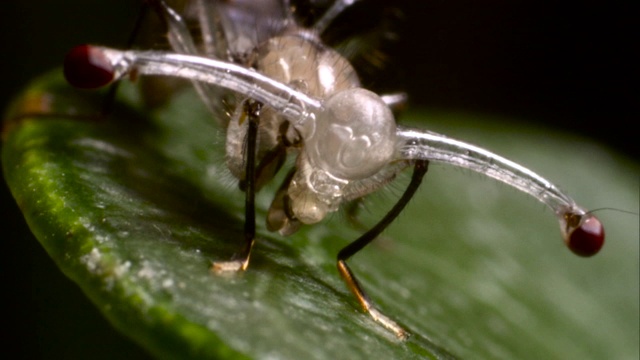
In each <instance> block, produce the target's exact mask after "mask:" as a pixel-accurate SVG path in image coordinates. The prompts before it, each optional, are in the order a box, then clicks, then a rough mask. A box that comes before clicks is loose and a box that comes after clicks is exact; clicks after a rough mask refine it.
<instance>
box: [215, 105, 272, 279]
mask: <svg viewBox="0 0 640 360" xmlns="http://www.w3.org/2000/svg"><path fill="white" fill-rule="evenodd" d="M243 105H244V113H245V114H246V116H247V120H246V121H249V123H248V124H247V125H248V126H247V127H248V129H247V139H246V142H245V156H246V160H245V163H246V175H245V180H244V185H245V190H244V191H245V203H244V244H243V246H242V250H241V251H240V253H238V254H236V255H235V256H234V257H233V259H231V260H229V261H222V262H220V261H216V262H214V263H213V267H212V270H213V271H215V272H228V271H241V270H246V269H247V267H248V266H249V256H250V255H251V248H253V244H254V243H255V235H256V206H255V194H256V165H255V163H256V148H257V141H258V125H259V122H260V108H261V107H262V104H261V103H259V102H257V101H254V100H251V99H247V100H246V101H245V102H244V104H243Z"/></svg>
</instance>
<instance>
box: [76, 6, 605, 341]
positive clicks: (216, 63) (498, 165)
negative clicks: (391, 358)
mask: <svg viewBox="0 0 640 360" xmlns="http://www.w3.org/2000/svg"><path fill="white" fill-rule="evenodd" d="M352 2H353V1H347V0H344V1H340V0H338V1H336V2H335V3H334V4H333V6H332V7H330V8H329V9H328V10H327V12H326V13H325V15H324V16H323V17H321V18H320V19H319V20H318V21H317V22H316V24H315V25H312V26H311V27H310V28H308V29H307V28H303V27H301V26H299V25H298V24H297V23H296V22H295V21H294V19H293V17H292V16H291V15H290V12H289V10H288V7H287V6H286V4H287V3H286V2H277V1H271V0H270V1H259V2H244V1H239V2H208V1H197V2H195V5H196V6H197V9H198V11H197V13H198V14H199V15H200V19H199V21H200V23H201V27H202V29H203V30H204V32H203V43H204V45H203V49H200V48H197V47H196V45H195V41H194V40H193V39H192V37H191V34H190V33H189V31H188V30H187V27H186V25H185V21H184V20H183V18H182V17H181V16H180V15H179V14H178V13H177V12H175V11H174V10H173V9H171V8H170V7H169V6H167V5H166V4H165V3H164V2H163V1H160V0H158V1H152V2H151V3H152V4H153V5H154V7H155V8H156V9H157V10H158V12H159V13H160V14H161V17H162V18H163V19H164V20H165V22H166V24H167V28H168V34H169V40H170V43H171V45H172V47H173V49H174V51H175V52H174V53H169V52H156V51H120V50H114V49H109V48H104V47H97V46H87V45H83V46H80V47H77V48H75V49H73V50H72V51H71V52H70V54H69V55H68V57H67V59H66V61H65V75H66V77H67V79H68V80H69V82H71V83H72V84H74V85H76V86H79V87H100V86H104V85H106V84H108V83H110V82H112V81H115V80H117V79H120V78H122V77H125V76H127V75H129V74H135V75H164V76H173V77H182V78H186V79H190V80H192V81H193V82H194V85H195V87H196V89H197V90H198V93H199V94H200V96H201V97H202V99H203V101H204V102H205V103H206V104H207V105H209V106H210V107H215V104H214V101H215V99H216V98H217V97H216V96H218V95H219V94H220V89H221V88H224V89H228V90H231V91H232V92H234V93H235V94H236V96H237V100H236V101H235V108H234V109H233V111H232V115H231V117H230V120H229V123H228V124H226V126H227V145H226V152H227V154H226V159H227V165H228V167H229V169H230V170H231V172H232V173H233V174H234V175H235V176H236V177H237V178H238V179H239V180H240V184H241V188H242V189H244V191H245V193H246V218H245V234H244V247H243V248H242V251H241V252H240V253H239V255H238V256H237V257H235V258H233V259H232V260H230V261H223V262H215V263H214V266H213V268H214V270H216V271H219V272H225V271H238V270H244V269H246V268H247V266H248V264H249V256H250V253H251V248H252V246H253V243H254V241H255V214H254V212H255V211H254V204H253V198H254V194H255V191H256V190H258V189H259V188H260V187H261V186H262V184H264V183H265V182H267V181H269V180H271V178H272V177H273V176H274V175H275V173H276V172H277V171H278V170H279V169H280V167H281V166H282V164H283V162H284V158H285V157H286V156H287V154H295V157H296V162H295V166H294V168H293V169H291V170H290V172H289V175H288V176H287V177H286V179H285V181H284V183H283V184H282V185H281V187H280V189H279V190H278V192H277V193H276V194H275V196H274V200H273V202H272V205H271V207H270V209H269V213H268V216H267V226H268V229H269V230H271V231H278V232H280V233H282V234H285V235H287V234H291V233H293V232H295V231H296V230H297V229H298V227H299V226H300V224H314V223H317V222H319V221H320V220H322V219H323V218H324V217H325V216H326V215H327V214H328V213H330V212H333V211H336V210H337V209H338V208H339V207H340V205H341V204H343V203H344V202H346V201H350V200H353V199H357V198H360V197H362V196H364V195H366V194H369V193H371V192H374V191H376V190H378V189H379V188H381V187H382V186H384V185H385V184H386V183H388V182H389V181H391V180H392V179H393V178H394V177H395V176H396V174H397V173H398V172H400V171H402V170H403V169H405V168H406V167H409V166H413V168H414V170H413V176H412V179H411V182H410V183H409V185H408V187H407V189H406V190H405V192H404V194H403V195H402V197H401V198H400V200H399V201H398V202H397V204H396V205H395V206H394V207H393V208H392V209H391V210H390V211H389V213H388V214H387V215H386V216H385V217H384V218H383V219H382V220H380V222H379V223H378V224H377V225H375V226H374V227H373V228H372V229H370V230H369V231H367V232H366V233H365V234H364V235H362V236H361V237H360V238H358V239H356V240H355V241H353V242H352V243H351V244H349V245H348V246H346V247H345V248H344V249H342V250H341V251H340V252H339V254H338V270H339V272H340V274H341V276H342V277H343V278H344V280H345V281H346V283H347V285H348V287H349V289H350V290H351V291H352V292H353V293H354V294H355V296H356V298H357V299H358V301H359V302H360V303H361V305H362V307H363V308H364V309H365V311H367V312H369V313H370V314H371V315H372V317H373V318H374V319H375V320H376V321H378V322H379V323H380V324H382V325H383V326H385V327H386V328H388V329H389V330H391V331H393V332H394V333H395V334H396V335H397V336H398V337H401V338H404V337H406V336H407V335H408V333H407V332H406V331H405V330H404V329H402V328H401V327H400V326H399V325H397V324H396V323H395V322H394V321H393V320H391V319H390V318H388V317H387V316H385V315H384V314H382V313H381V312H380V311H379V310H377V309H376V307H375V306H374V305H373V303H372V301H371V300H370V299H369V298H368V297H367V295H366V293H365V292H364V290H363V289H362V287H361V285H360V284H359V282H358V280H357V279H356V277H355V275H354V274H353V272H352V271H351V270H350V269H349V266H348V265H347V260H348V259H349V258H350V257H351V256H353V255H354V254H355V253H357V252H358V251H359V250H361V249H362V248H363V247H365V246H366V245H367V244H369V243H370V242H371V241H373V240H374V239H375V238H376V237H377V236H378V235H379V234H380V233H381V232H382V231H383V230H384V229H385V228H386V227H387V226H388V225H389V224H390V223H391V222H392V221H393V220H394V219H395V217H397V215H398V214H399V213H400V212H401V211H402V209H403V208H404V206H405V205H406V204H407V202H408V201H409V199H410V198H411V197H412V196H413V194H414V193H415V191H416V190H417V188H418V187H419V185H420V183H421V180H422V177H423V176H424V175H425V173H426V172H427V168H428V164H429V162H430V161H436V162H443V163H447V164H451V165H456V166H460V167H464V168H467V169H471V170H473V171H476V172H479V173H482V174H484V175H487V176H489V177H492V178H495V179H497V180H500V181H502V182H504V183H507V184H509V185H511V186H513V187H515V188H517V189H519V190H521V191H524V192H526V193H528V194H530V195H532V196H534V197H535V198H537V199H538V200H540V201H541V202H543V203H544V204H546V205H548V206H549V207H550V208H552V209H553V211H554V213H555V214H556V216H557V217H558V219H559V221H560V224H561V231H562V235H563V237H564V240H565V243H566V244H567V246H568V247H569V248H570V249H571V250H572V251H573V252H575V253H576V254H578V255H581V256H591V255H593V254H595V253H597V252H598V250H599V249H600V248H601V246H602V244H603V242H604V230H603V227H602V225H601V223H600V222H599V220H598V219H597V218H595V217H594V216H593V215H592V214H590V213H588V212H587V211H586V210H584V209H582V208H581V207H579V206H578V205H576V203H575V202H574V201H573V200H572V199H571V198H570V197H568V196H567V195H566V194H564V193H563V192H561V191H560V190H558V189H557V188H556V187H555V186H554V185H553V184H551V183H550V182H549V181H547V180H545V179H544V178H542V177H541V176H539V175H537V174H535V173H534V172H532V171H531V170H528V169H526V168H524V167H522V166H521V165H518V164H516V163H513V162H511V161H509V160H507V159H505V158H502V157H500V156H498V155H496V154H493V153H491V152H489V151H487V150H485V149H482V148H479V147H476V146H474V145H470V144H467V143H464V142H461V141H458V140H454V139H450V138H448V137H445V136H442V135H439V134H435V133H431V132H428V131H422V130H415V129H408V128H403V127H400V126H397V125H396V123H395V119H394V116H393V114H392V112H391V110H390V108H389V107H390V106H392V105H394V104H396V103H397V101H398V99H402V97H401V96H400V97H399V96H379V95H377V94H375V93H373V92H371V91H369V90H366V89H364V88H362V87H361V84H360V81H359V79H358V76H357V74H356V71H355V69H354V68H353V66H352V65H351V64H350V62H349V61H348V60H347V59H346V58H345V57H344V56H342V55H341V54H339V53H338V52H336V51H335V50H333V49H331V48H329V47H327V46H326V45H324V44H323V43H322V41H320V39H319V36H318V35H319V33H320V32H322V31H323V30H324V28H326V26H327V25H328V24H329V23H331V21H332V20H333V18H334V17H335V16H337V15H338V14H339V13H340V12H341V11H342V10H343V9H345V8H346V7H348V6H349V5H350V4H351V3H352ZM256 4H257V5H256ZM255 6H259V8H261V9H268V12H267V13H266V15H265V17H264V18H259V16H258V15H261V13H260V12H258V11H256V9H255V8H254V7H255ZM265 6H266V7H265ZM265 19H266V20H265ZM275 20H277V21H275ZM251 24H253V25H251ZM256 30H257V31H256Z"/></svg>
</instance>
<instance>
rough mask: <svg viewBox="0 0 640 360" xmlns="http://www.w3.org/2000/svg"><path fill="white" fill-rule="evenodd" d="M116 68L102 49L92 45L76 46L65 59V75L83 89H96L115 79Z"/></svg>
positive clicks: (72, 83) (69, 80)
mask: <svg viewBox="0 0 640 360" xmlns="http://www.w3.org/2000/svg"><path fill="white" fill-rule="evenodd" d="M114 75H115V74H114V69H113V66H112V65H111V63H110V62H109V59H107V57H106V56H105V55H104V53H103V52H102V50H100V49H99V48H96V47H93V46H90V45H80V46H76V47H74V48H73V49H71V51H69V53H68V54H67V56H66V57H65V59H64V77H65V78H66V79H67V81H68V82H69V84H71V85H73V86H75V87H78V88H81V89H95V88H99V87H102V86H105V85H107V84H109V83H110V82H111V81H113V77H114Z"/></svg>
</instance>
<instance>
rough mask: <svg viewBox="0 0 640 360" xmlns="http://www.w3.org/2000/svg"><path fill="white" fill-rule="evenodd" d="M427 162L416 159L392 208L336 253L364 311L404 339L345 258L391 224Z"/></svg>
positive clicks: (344, 275)
mask: <svg viewBox="0 0 640 360" xmlns="http://www.w3.org/2000/svg"><path fill="white" fill-rule="evenodd" d="M428 165H429V162H428V161H426V160H417V161H416V163H415V165H414V170H413V176H412V177H411V182H410V183H409V185H408V186H407V189H406V190H405V191H404V194H402V197H401V198H400V200H398V202H397V203H396V204H395V205H394V206H393V208H392V209H391V210H390V211H389V212H388V213H387V215H385V216H384V217H383V218H382V220H380V221H379V222H378V223H377V224H376V225H375V226H374V227H373V228H371V230H369V231H367V232H366V233H364V234H363V235H362V236H360V237H359V238H358V239H356V240H355V241H353V242H352V243H351V244H349V245H347V246H346V247H345V248H343V249H342V250H340V252H339V253H338V271H339V272H340V275H341V276H342V278H343V279H344V281H345V282H346V283H347V287H348V288H349V290H351V292H352V293H353V294H354V295H355V296H356V298H357V299H358V301H359V302H360V305H361V306H362V308H363V309H364V311H366V312H368V313H369V314H370V315H371V317H372V318H373V319H374V320H375V321H377V322H378V323H380V324H381V325H382V326H384V327H385V328H387V329H389V330H390V331H392V332H393V333H395V334H396V335H397V336H398V337H399V338H401V339H406V338H407V337H408V336H409V333H407V331H405V330H404V329H403V328H402V327H400V325H398V324H397V323H396V322H395V321H393V320H391V319H390V318H389V317H387V316H386V315H384V314H383V313H382V312H380V310H378V309H377V308H376V306H375V305H374V304H373V302H372V301H371V299H369V296H368V295H367V294H366V293H365V291H364V289H363V288H362V285H360V282H359V281H358V279H356V277H355V275H354V273H353V272H352V271H351V269H350V268H349V266H348V265H347V260H349V258H351V257H352V256H353V255H355V254H356V253H357V252H358V251H360V250H362V249H363V248H364V247H365V246H367V245H368V244H369V243H371V242H372V241H373V239H375V238H376V237H377V236H378V235H380V233H381V232H382V231H383V230H384V229H386V228H387V226H389V224H391V222H392V221H393V220H394V219H395V218H396V217H397V216H398V215H399V214H400V212H402V210H403V209H404V207H405V206H406V205H407V203H408V202H409V200H410V199H411V198H412V197H413V195H414V194H415V193H416V190H418V187H419V186H420V183H422V178H423V177H424V175H425V174H426V173H427V168H428Z"/></svg>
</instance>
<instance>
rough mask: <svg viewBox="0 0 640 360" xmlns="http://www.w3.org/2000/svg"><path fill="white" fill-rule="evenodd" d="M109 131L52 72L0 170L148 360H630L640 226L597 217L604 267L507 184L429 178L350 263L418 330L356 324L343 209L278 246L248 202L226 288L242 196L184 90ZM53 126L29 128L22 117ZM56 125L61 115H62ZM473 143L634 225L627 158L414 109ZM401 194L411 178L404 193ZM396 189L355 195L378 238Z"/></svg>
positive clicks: (130, 114) (41, 231)
mask: <svg viewBox="0 0 640 360" xmlns="http://www.w3.org/2000/svg"><path fill="white" fill-rule="evenodd" d="M121 95H122V99H121V101H120V102H119V103H118V104H117V106H116V108H115V110H114V112H113V114H112V115H110V116H109V117H108V118H106V119H99V118H97V117H90V116H89V117H87V116H72V115H68V114H90V113H91V112H92V111H93V112H95V109H96V106H98V107H99V103H100V99H101V96H100V94H96V93H82V92H75V91H73V90H70V89H68V88H66V87H65V85H63V84H62V82H61V79H59V78H58V77H57V76H49V77H47V78H45V79H44V80H41V81H40V82H37V83H35V84H34V85H32V86H31V87H30V88H29V90H28V91H27V92H25V94H23V95H22V97H21V98H19V99H18V100H17V101H16V102H15V103H14V106H13V108H12V109H10V111H9V113H8V115H7V117H6V118H7V119H9V121H8V122H6V123H5V133H4V136H5V143H4V146H3V153H2V162H3V170H4V173H5V177H6V180H7V183H8V184H9V187H10V189H11V192H12V193H13V196H14V197H15V199H16V201H17V203H18V205H19V206H20V208H21V210H22V212H23V214H24V216H25V218H26V220H27V222H28V224H29V226H30V229H31V230H32V232H33V233H34V234H35V236H36V237H37V239H38V240H39V241H40V242H41V244H42V245H43V247H44V248H45V249H46V251H47V252H48V253H49V254H50V256H51V257H52V258H53V259H54V261H55V262H56V263H57V265H58V266H59V267H60V269H61V270H62V271H63V272H64V273H65V274H66V275H67V276H68V277H69V278H71V279H72V280H74V281H75V282H77V283H78V285H79V286H80V287H81V288H82V289H83V291H84V292H85V293H86V295H87V296H88V297H89V298H90V299H91V300H92V301H93V302H94V303H95V304H96V306H97V307H98V308H99V309H100V310H101V311H102V312H103V314H104V315H105V316H106V317H107V318H108V319H109V320H110V322H111V323H112V324H113V325H114V326H115V327H116V328H118V329H119V330H120V331H122V332H123V333H125V334H126V335H128V336H130V337H131V338H133V339H134V340H135V341H136V342H138V343H139V344H141V345H142V346H143V347H144V348H146V349H147V350H148V351H150V352H151V353H152V354H155V355H156V356H158V357H174V358H223V359H229V358H233V359H237V358H290V359H301V358H318V359H331V358H340V359H343V358H348V359H355V358H385V359H393V358H395V359H398V358H418V357H425V358H449V357H454V356H455V357H461V358H473V359H495V358H518V359H525V358H531V359H540V358H571V359H577V358H581V359H587V358H590V359H611V358H615V359H623V358H629V359H630V358H637V357H638V342H637V339H638V336H639V335H640V334H639V333H638V326H637V323H638V318H639V310H638V301H639V299H638V296H639V295H638V294H639V289H638V282H639V281H638V273H639V260H638V259H639V255H638V237H639V235H638V221H637V220H638V219H637V215H629V214H624V213H620V212H615V211H610V210H605V211H601V212H600V213H599V216H600V218H601V220H602V221H603V223H604V224H605V227H606V229H607V243H606V244H605V248H604V250H603V251H602V253H601V254H599V255H597V256H596V257H594V258H590V259H583V258H577V257H575V256H573V255H572V254H571V253H570V252H569V251H568V250H566V249H565V248H564V246H563V245H562V243H561V239H560V234H559V229H558V225H557V223H556V221H555V218H554V216H553V215H552V214H551V213H550V211H548V210H543V209H542V207H541V206H539V205H538V203H536V202H535V201H534V200H531V199H529V198H528V197H526V196H525V195H523V194H520V193H518V192H516V191H514V190H512V189H510V188H508V187H506V186H504V185H500V184H496V183H495V182H493V181H487V180H485V179H484V178H483V177H481V176H479V175H475V174H470V173H468V172H465V171H459V170H456V169H452V168H448V167H443V166H437V165H432V166H431V168H430V170H429V173H428V174H427V177H426V180H425V183H424V185H423V187H422V189H421V190H420V191H419V193H418V195H417V196H416V198H415V199H414V200H413V201H412V202H411V203H410V204H409V206H408V208H407V209H406V211H405V212H404V213H403V214H402V215H401V216H400V218H399V219H398V220H397V221H396V223H394V224H393V225H392V226H391V227H390V228H389V229H388V231H386V232H385V233H384V236H383V237H382V238H381V239H379V240H378V241H376V242H375V243H374V244H372V245H371V246H369V247H368V248H367V249H365V250H363V251H362V253H359V254H357V255H356V256H355V257H354V258H353V259H352V260H350V264H351V265H352V268H353V269H354V271H355V272H356V274H357V275H358V276H359V277H360V278H361V280H362V282H363V284H364V287H365V289H367V290H368V292H369V294H370V296H371V297H372V298H373V299H374V301H375V302H376V303H377V304H378V305H379V306H380V308H381V309H382V310H383V311H384V312H385V313H386V314H388V315H389V316H391V317H392V318H394V319H396V320H397V321H398V322H399V323H401V324H402V325H403V326H405V327H406V328H407V329H408V330H409V331H410V332H411V333H412V336H411V337H410V338H409V340H407V341H406V342H402V341H399V340H398V339H396V338H395V337H394V336H393V335H392V334H390V333H388V332H387V331H386V330H384V329H383V328H381V327H380V326H379V325H377V324H376V323H375V322H374V321H373V320H371V319H370V318H369V317H368V316H367V315H366V314H364V313H363V312H362V311H361V310H360V309H359V306H358V304H357V302H356V301H355V299H354V298H353V297H352V296H351V294H350V293H349V292H348V290H347V289H346V287H345V286H344V284H343V283H342V280H341V279H340V278H339V276H338V272H337V270H336V268H335V256H336V254H337V252H338V251H339V250H340V249H341V248H342V247H343V246H345V245H346V244H348V243H349V241H351V240H353V239H355V238H356V237H357V236H358V234H360V233H361V230H360V229H356V228H354V227H353V226H351V225H350V224H349V223H348V222H347V221H345V220H344V218H343V217H342V216H340V215H336V216H332V217H331V219H328V220H327V221H325V222H323V223H321V224H319V225H316V226H313V227H305V228H303V229H302V230H301V231H300V232H299V233H297V234H295V235H294V236H291V237H288V238H283V237H280V236H278V235H277V234H272V233H269V232H268V231H266V229H265V227H264V225H263V224H264V216H265V213H266V210H265V209H266V208H267V206H268V205H269V202H270V197H271V196H273V193H274V189H275V188H276V186H277V185H278V183H277V181H276V182H274V184H272V185H271V187H269V188H266V189H263V190H262V191H261V192H260V194H259V196H258V199H257V202H258V208H259V209H258V235H259V240H258V243H257V245H256V247H255V248H254V253H253V255H252V259H251V264H250V267H249V269H248V270H247V271H246V272H243V273H240V274H235V275H229V276H218V275H214V274H212V273H211V272H210V270H209V267H210V264H211V262H212V261H220V260H225V259H229V258H230V257H231V255H232V254H233V253H234V251H236V250H238V248H239V245H240V244H241V239H242V227H243V193H242V192H240V191H239V190H237V186H236V184H235V181H234V180H233V178H232V177H231V176H230V175H229V174H228V172H227V170H226V168H225V166H224V151H223V147H224V132H223V131H222V130H221V129H219V128H218V127H217V126H216V125H215V121H214V120H213V119H212V117H211V115H210V114H209V113H207V111H206V110H205V109H204V107H203V106H202V105H201V104H200V103H199V101H198V99H197V98H196V96H194V94H193V93H192V92H191V91H186V92H183V93H181V94H179V95H176V96H175V97H174V98H173V99H172V100H171V102H170V103H169V104H168V105H167V106H166V107H163V108H161V109H158V110H155V111H151V110H145V109H144V107H143V106H142V105H141V100H140V98H141V97H140V95H139V94H138V93H137V91H136V90H135V89H134V88H133V87H132V86H126V87H124V88H123V89H122V92H121ZM34 111H35V112H45V113H48V114H50V115H31V113H33V112H34ZM56 114H57V115H56ZM419 121H423V122H424V125H417V126H428V128H429V129H432V130H434V131H438V132H442V133H446V134H449V135H451V136H454V137H458V138H463V139H466V140H470V141H471V142H473V143H476V144H480V145H483V146H486V147H488V148H490V149H492V150H495V151H496V152H498V153H500V154H503V155H506V156H507V157H509V158H511V159H513V160H516V161H518V162H520V163H523V164H525V165H527V166H530V167H532V168H533V169H535V170H536V171H538V172H540V173H542V174H545V175H546V176H548V177H549V178H550V179H552V180H553V181H554V182H556V183H558V184H562V185H564V187H565V188H567V189H568V190H569V191H570V193H571V194H572V195H573V196H574V197H575V199H576V200H577V201H579V203H581V204H582V205H583V206H586V207H589V208H598V207H614V208H618V209H623V210H630V211H635V212H638V203H639V200H638V177H639V174H640V171H639V167H638V164H637V163H635V162H631V161H629V160H628V159H625V158H624V157H622V156H620V155H618V154H614V153H612V152H610V151H608V150H607V149H605V148H602V147H599V146H598V145H596V144H593V143H589V142H587V141H585V140H583V139H579V138H575V137H572V136H568V135H566V134H562V135H560V134H553V133H551V132H550V131H549V130H548V129H537V128H533V127H526V126H522V125H518V126H516V125H513V124H510V123H509V122H508V121H507V120H505V119H486V118H479V117H473V116H470V115H468V114H450V113H449V114H446V113H438V112H433V111H431V112H427V111H422V112H413V113H410V114H408V115H407V116H406V117H404V118H403V122H404V123H406V124H419ZM399 182H400V183H403V184H404V183H406V179H400V180H399ZM402 186H403V185H392V186H389V188H390V189H391V190H390V191H383V192H381V194H380V195H377V196H373V197H372V198H371V199H367V200H366V201H365V205H366V206H365V211H362V212H361V214H360V215H361V219H362V221H363V222H364V223H366V224H373V223H374V222H375V221H376V219H378V218H379V217H380V216H382V215H383V214H384V212H385V210H387V209H389V208H390V207H391V206H392V204H393V200H394V199H397V195H398V194H399V193H400V192H401V191H402Z"/></svg>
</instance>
